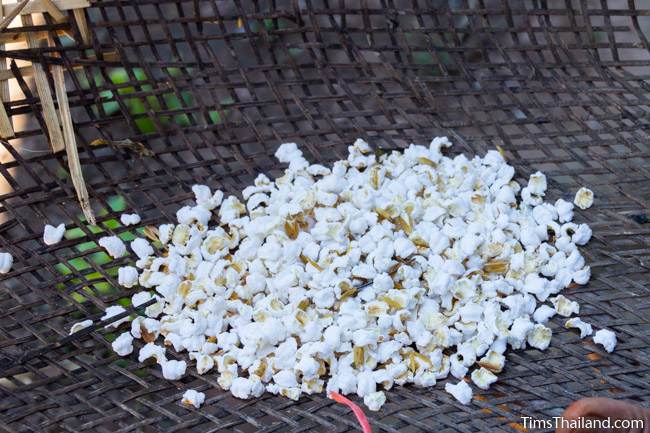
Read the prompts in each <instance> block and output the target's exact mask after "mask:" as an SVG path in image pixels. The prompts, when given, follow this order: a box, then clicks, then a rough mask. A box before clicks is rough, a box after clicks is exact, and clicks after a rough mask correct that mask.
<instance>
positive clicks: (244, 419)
mask: <svg viewBox="0 0 650 433" xmlns="http://www.w3.org/2000/svg"><path fill="white" fill-rule="evenodd" d="M449 5H451V7H449V6H448V3H447V2H442V1H439V0H429V1H424V0H409V1H405V0H399V1H397V0H359V1H356V0H340V1H338V0H331V1H327V0H326V1H320V0H314V1H312V0H292V1H289V0H283V1H270V2H266V1H264V2H259V1H253V2H247V1H243V0H236V1H234V2H231V1H216V2H215V1H199V0H194V1H190V0H188V1H180V0H177V1H161V0H138V1H127V0H106V1H97V2H95V3H93V6H92V7H91V8H90V9H88V10H87V13H88V16H89V21H90V25H91V28H92V29H93V32H94V41H93V46H92V47H90V46H88V47H83V46H80V45H76V44H72V45H71V44H70V43H69V41H68V43H67V44H65V46H64V47H61V46H60V47H59V48H58V49H45V50H41V52H36V51H28V50H23V51H19V52H16V53H14V54H13V56H14V57H16V58H27V59H35V60H36V59H37V60H39V61H41V62H44V63H48V62H53V61H57V59H56V58H54V57H53V56H52V52H53V51H58V52H61V53H62V54H63V57H62V59H63V60H62V62H63V64H64V65H65V66H66V68H67V69H68V71H69V72H70V71H71V70H72V69H71V68H72V67H73V66H76V69H75V70H74V72H72V73H69V74H68V90H69V98H70V103H71V105H72V110H73V116H74V122H75V127H76V130H77V139H78V142H79V152H80V157H81V162H82V166H83V170H84V174H85V177H86V180H87V183H88V189H89V192H90V196H91V201H92V202H93V205H94V208H95V210H96V212H97V213H98V224H99V227H100V228H101V229H102V231H103V232H105V231H107V232H111V233H117V234H123V235H124V236H129V235H128V233H129V232H130V233H133V230H132V228H127V227H122V226H120V225H119V224H116V221H115V219H116V217H117V218H119V215H120V214H121V213H122V210H123V209H124V208H126V210H127V211H131V210H132V211H134V212H137V213H139V214H140V215H142V216H143V222H142V224H141V225H140V227H143V226H145V225H148V224H157V223H161V222H165V221H170V220H173V218H174V212H175V210H176V209H178V207H179V206H180V205H181V204H182V203H183V202H185V201H187V200H188V199H189V198H190V197H191V192H190V187H191V185H192V184H193V183H196V182H200V183H207V184H209V185H210V186H212V187H213V188H222V189H225V190H227V191H229V192H234V191H237V190H238V189H240V187H241V185H246V184H248V183H250V182H251V181H252V179H253V178H254V177H255V176H256V174H257V173H259V172H261V171H263V172H266V173H270V174H271V175H277V174H278V169H279V168H281V167H279V166H278V164H277V163H276V161H275V160H274V159H273V158H272V157H271V156H270V155H271V154H272V152H273V151H274V149H275V147H277V145H278V144H279V143H281V142H285V141H295V142H297V143H299V145H300V146H301V148H302V149H303V150H304V151H305V153H306V155H307V157H308V159H310V160H312V161H320V162H323V163H325V162H330V161H332V160H335V159H339V158H342V157H344V155H345V153H346V146H347V145H348V144H349V143H351V142H352V141H353V140H354V139H355V138H357V137H363V138H365V139H366V140H367V141H369V142H370V143H372V144H374V145H379V146H385V147H395V146H402V145H404V144H408V143H410V142H416V143H421V144H426V143H428V141H429V140H430V139H431V137H432V136H435V135H448V136H450V137H451V138H452V140H453V141H454V142H455V147H454V148H453V149H452V152H461V151H462V152H466V153H468V154H474V153H483V152H485V151H486V150H487V149H488V148H492V147H494V146H495V145H496V144H499V145H501V146H502V147H503V148H504V149H505V150H506V151H507V154H508V159H509V161H510V162H511V163H512V164H513V165H514V166H515V167H516V169H517V173H518V176H519V177H520V178H524V177H526V176H528V175H529V174H530V173H531V172H532V171H534V170H537V169H539V170H543V171H544V172H545V173H546V174H547V176H548V177H549V184H550V191H549V193H548V197H550V198H551V199H552V200H554V199H556V198H558V197H564V198H571V197H572V195H573V193H574V192H575V191H576V189H577V188H578V187H579V186H581V185H588V186H590V187H591V188H592V189H593V190H594V191H595V193H596V197H597V198H596V203H595V206H594V208H592V209H591V210H589V211H588V212H578V213H577V216H576V219H577V220H579V221H588V222H589V224H590V225H591V227H592V228H593V231H594V238H593V240H592V241H591V242H590V243H589V245H588V246H586V247H585V248H584V249H583V251H584V255H585V257H586V259H587V261H588V263H590V264H591V266H592V272H593V277H592V280H591V282H590V283H589V284H588V285H586V286H583V287H580V288H577V289H570V290H567V293H566V294H567V295H568V296H569V297H570V298H572V299H576V300H578V301H579V302H580V303H581V306H582V307H581V313H582V314H581V316H583V318H584V319H585V320H587V321H588V322H591V323H592V324H594V325H595V326H597V327H603V326H607V327H609V328H610V329H612V330H614V331H616V333H617V336H618V339H619V345H618V348H617V350H616V351H615V353H613V354H607V353H605V352H604V351H603V350H602V348H601V347H600V346H595V345H594V344H593V343H592V342H591V340H584V341H581V340H580V339H579V337H578V336H577V334H576V333H575V332H568V331H566V330H564V329H562V327H561V321H560V320H558V319H554V320H553V321H552V327H553V329H554V331H555V335H554V338H553V341H552V344H551V347H550V348H549V349H548V350H547V351H546V352H543V353H542V352H539V351H536V350H532V349H531V350H527V351H525V352H522V351H518V352H509V353H508V356H507V359H508V363H507V366H506V370H505V372H504V373H503V374H502V375H501V376H500V380H499V382H498V383H497V384H495V385H494V386H493V387H492V388H491V389H490V391H487V392H482V393H481V394H480V397H477V398H475V399H474V401H473V403H472V404H471V405H469V406H462V405H460V404H458V403H457V402H456V401H455V400H453V398H452V397H451V396H450V395H448V394H446V393H445V392H444V391H442V388H443V387H444V381H443V382H441V383H439V384H438V385H437V386H436V387H435V388H433V389H418V388H414V387H405V388H401V387H398V388H395V389H394V390H392V391H390V392H389V393H388V403H387V404H386V405H385V406H384V408H383V409H382V411H381V412H379V413H376V414H374V413H373V414H371V415H370V419H371V422H372V424H373V426H374V427H375V430H376V431H386V432H417V431H438V432H478V431H481V432H486V431H495V432H498V431H516V430H513V429H515V428H516V427H517V426H516V425H515V424H512V423H517V422H521V420H520V418H519V417H520V416H523V415H527V416H535V417H538V418H548V417H551V416H555V415H559V414H560V413H561V410H562V408H563V407H565V406H566V404H568V403H569V402H570V401H572V400H574V399H577V398H579V397H581V396H589V395H599V396H611V397H615V398H626V399H631V400H634V401H638V402H642V403H644V404H650V272H649V270H650V246H649V245H650V224H648V223H643V221H644V220H643V218H642V217H640V216H639V215H644V214H646V215H647V214H650V209H649V203H650V144H649V143H650V140H649V137H648V129H649V125H650V117H649V116H650V99H649V98H650V92H649V89H650V83H648V81H647V80H649V79H650V50H649V48H650V47H649V46H648V40H647V37H648V33H650V2H648V1H646V0H640V1H635V0H629V1H623V0H614V1H610V0H600V1H596V0H581V1H576V0H574V1H571V0H567V1H546V0H540V1H518V0H503V1H496V0H489V1H484V0H478V1H474V0H472V1H469V2H468V1H467V0H451V1H450V2H449ZM240 17H241V18H242V19H241V20H239V18H240ZM238 21H239V24H243V25H242V26H238ZM46 27H47V26H46ZM66 27H67V28H69V26H67V25H62V24H57V25H53V26H50V28H66ZM72 30H73V31H76V29H75V28H74V26H73V27H72ZM644 32H645V33H644ZM77 39H79V40H80V38H77ZM91 50H92V51H91ZM114 53H117V54H118V56H115V55H114ZM80 65H83V66H84V67H83V68H79V66H80ZM114 68H124V69H117V70H116V69H114ZM136 68H138V69H136ZM116 71H117V72H116ZM120 73H121V74H123V75H124V79H123V80H119V79H115V76H114V75H115V74H120ZM111 74H113V75H111ZM29 80H30V78H26V81H27V82H29ZM125 82H128V83H126V84H123V83H125ZM120 83H122V84H120ZM24 84H25V83H23V89H26V87H25V86H24ZM138 100H139V101H140V103H141V106H140V107H139V108H138V107H137V106H136V108H134V106H135V102H134V101H138ZM102 103H103V104H102ZM38 104H39V101H38V99H37V98H35V97H34V95H32V94H31V93H29V92H28V93H27V94H26V98H24V99H20V100H16V101H13V102H11V103H10V104H7V109H8V111H9V113H10V115H11V116H12V118H13V119H14V121H18V120H19V119H23V120H25V119H26V121H27V125H26V127H25V128H23V132H21V133H19V134H18V136H19V138H18V139H15V140H12V141H11V142H10V143H8V144H6V143H3V147H4V149H6V153H5V156H4V157H3V159H2V161H1V163H0V191H4V192H2V195H0V221H2V222H1V223H0V244H1V245H0V246H1V248H0V249H2V250H6V251H9V252H11V253H12V254H13V255H14V257H15V264H14V266H13V269H12V271H11V273H9V274H7V275H4V276H3V278H2V279H0V378H1V379H0V430H2V431H8V432H30V431H47V432H61V431H74V432H114V431H120V432H127V431H142V432H159V431H196V432H199V431H200V432H229V431H233V432H253V431H259V432H302V431H305V432H312V431H322V432H325V431H327V432H330V431H337V432H343V431H354V430H355V429H356V428H357V427H356V422H355V420H354V418H353V417H352V415H351V413H350V412H349V411H348V410H347V409H346V408H344V407H342V406H339V405H336V404H334V403H332V402H331V401H329V400H327V399H325V398H324V397H323V396H309V397H303V398H301V399H300V401H299V402H292V401H289V400H287V399H283V398H277V397H272V396H269V395H265V396H264V397H262V398H261V399H256V400H249V401H242V400H237V399H235V398H233V397H232V396H230V394H228V393H224V392H221V391H220V390H219V387H218V385H217V383H216V377H215V375H214V374H206V375H204V376H199V375H197V374H196V373H195V372H193V370H194V369H193V368H189V369H188V371H189V372H190V374H188V375H187V376H186V377H185V378H183V379H182V380H181V381H178V382H169V381H166V380H163V379H162V378H161V374H160V371H159V368H157V367H155V366H152V365H150V364H144V365H143V364H139V363H138V362H137V359H136V358H137V357H136V356H135V355H132V356H130V357H128V358H126V359H121V358H118V357H117V356H116V355H115V354H113V352H112V351H111V350H110V343H109V341H108V339H110V338H111V335H110V334H109V333H108V332H107V331H101V332H93V333H91V334H90V335H89V336H86V337H84V338H82V339H80V340H78V341H75V342H73V343H72V344H69V345H66V346H64V347H62V348H59V349H56V350H51V351H47V352H45V353H44V354H42V355H41V356H36V357H34V358H32V359H29V360H27V361H26V362H23V363H21V362H19V359H20V358H21V356H22V355H24V354H25V353H26V352H27V351H29V350H32V349H36V348H39V347H42V346H44V345H46V344H49V343H52V342H54V341H57V340H58V339H60V338H62V337H63V336H65V335H67V331H68V330H69V327H70V325H71V324H72V323H74V322H76V321H79V320H82V319H84V318H93V319H96V318H98V317H99V316H100V315H101V313H100V311H101V309H103V308H105V307H106V306H108V305H111V304H113V303H114V302H116V301H117V300H120V299H123V298H125V297H129V296H130V294H131V293H133V292H134V290H136V289H133V290H125V289H123V288H119V287H118V286H117V282H116V269H117V267H118V266H119V265H124V264H126V263H129V262H131V261H133V256H130V257H126V258H124V259H122V260H119V261H117V262H110V261H107V260H105V259H106V257H105V255H104V254H103V253H101V249H100V248H98V247H97V245H96V244H95V243H94V241H96V240H97V239H98V237H100V236H102V234H98V233H97V232H98V230H94V231H91V229H90V228H89V227H88V226H87V225H85V224H84V223H83V221H82V220H81V216H80V215H81V211H80V209H79V207H78V205H77V203H76V199H75V193H74V189H73V186H72V182H71V180H70V178H69V176H68V175H67V174H66V172H65V171H66V169H67V161H66V158H65V156H64V155H62V154H57V155H52V154H51V153H49V152H48V151H47V149H48V144H47V141H46V138H45V137H46V135H44V134H43V131H42V129H40V127H39V119H38V118H36V119H34V118H33V117H30V116H29V114H30V113H32V111H33V109H34V108H37V107H38ZM215 113H216V114H215ZM41 123H42V122H41ZM100 137H101V138H106V139H112V140H120V139H131V140H133V141H136V142H137V141H139V142H142V143H143V144H144V145H145V146H146V147H147V148H148V149H150V150H151V151H153V152H154V156H144V157H143V156H141V155H139V154H138V153H136V152H133V151H132V150H130V149H129V148H125V147H120V146H113V147H110V146H97V147H95V146H93V147H91V146H89V143H90V142H91V141H92V140H93V139H96V138H100ZM45 222H50V223H59V222H65V223H66V226H67V227H68V229H71V228H74V227H77V228H79V230H76V232H75V233H74V236H76V238H75V239H68V240H64V241H63V242H62V243H60V244H58V245H55V246H53V247H46V246H44V244H43V243H42V229H43V224H44V223H45ZM138 230H139V231H140V230H141V229H140V228H139V229H138ZM107 282H108V284H107ZM593 353H596V354H598V355H600V357H598V356H594V355H590V354H593ZM178 356H179V357H184V355H178ZM189 387H193V388H197V389H200V390H203V391H205V392H206V394H207V401H206V404H205V405H204V406H203V407H202V408H201V409H200V410H194V409H187V408H184V407H181V405H180V404H179V400H180V396H181V394H182V392H183V390H185V389H187V388H189Z"/></svg>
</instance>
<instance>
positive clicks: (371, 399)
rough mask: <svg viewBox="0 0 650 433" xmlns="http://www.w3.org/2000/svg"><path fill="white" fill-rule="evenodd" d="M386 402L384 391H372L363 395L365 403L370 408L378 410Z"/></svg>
mask: <svg viewBox="0 0 650 433" xmlns="http://www.w3.org/2000/svg"><path fill="white" fill-rule="evenodd" d="M384 403H386V394H384V392H383V391H377V392H371V393H370V394H367V395H366V396H364V397H363V404H365V405H366V407H368V409H369V410H371V411H373V412H376V411H378V410H379V409H381V407H382V406H383V405H384Z"/></svg>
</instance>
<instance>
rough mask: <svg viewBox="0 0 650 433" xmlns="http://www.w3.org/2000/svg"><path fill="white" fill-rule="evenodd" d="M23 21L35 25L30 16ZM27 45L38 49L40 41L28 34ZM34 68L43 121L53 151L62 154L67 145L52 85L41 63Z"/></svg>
mask: <svg viewBox="0 0 650 433" xmlns="http://www.w3.org/2000/svg"><path fill="white" fill-rule="evenodd" d="M22 21H23V25H26V26H31V25H32V24H33V23H34V22H33V21H32V17H31V16H30V15H25V16H23V17H22ZM27 44H28V45H29V47H30V48H38V45H39V43H38V39H36V38H35V37H34V36H33V35H32V34H31V33H28V34H27ZM32 67H33V68H34V81H35V82H36V90H37V91H38V96H39V97H40V99H41V106H42V109H43V119H44V120H45V125H47V132H48V134H49V136H50V143H51V145H52V151H53V152H60V151H62V150H63V149H65V144H64V143H63V135H62V134H61V125H60V124H59V118H58V116H57V114H56V110H55V109H54V101H53V100H52V92H51V91H50V84H49V83H48V81H47V75H46V73H45V70H44V69H43V66H42V65H41V64H40V63H34V64H33V65H32Z"/></svg>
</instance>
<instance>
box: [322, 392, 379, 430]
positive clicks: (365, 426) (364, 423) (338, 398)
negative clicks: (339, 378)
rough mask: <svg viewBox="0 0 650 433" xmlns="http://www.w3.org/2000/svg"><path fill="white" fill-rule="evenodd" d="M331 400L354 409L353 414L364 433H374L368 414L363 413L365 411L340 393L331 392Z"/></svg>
mask: <svg viewBox="0 0 650 433" xmlns="http://www.w3.org/2000/svg"><path fill="white" fill-rule="evenodd" d="M329 398H331V399H332V400H334V401H335V402H337V403H341V404H344V405H346V406H347V407H349V408H350V409H352V412H354V415H355V416H356V417H357V420H359V424H361V430H363V433H372V428H371V427H370V423H369V422H368V418H366V414H365V413H363V409H361V408H360V407H359V406H358V405H356V404H354V403H353V402H352V401H350V400H348V399H347V398H346V397H344V396H342V395H341V394H339V393H338V392H330V393H329Z"/></svg>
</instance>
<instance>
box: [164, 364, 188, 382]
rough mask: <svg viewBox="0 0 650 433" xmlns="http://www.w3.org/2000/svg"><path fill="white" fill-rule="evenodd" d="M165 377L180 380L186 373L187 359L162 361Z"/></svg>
mask: <svg viewBox="0 0 650 433" xmlns="http://www.w3.org/2000/svg"><path fill="white" fill-rule="evenodd" d="M161 366H162V373H163V377H164V378H165V379H168V380H178V379H180V378H181V377H183V376H184V375H185V369H186V368H187V363H186V362H185V361H176V360H174V359H172V360H168V361H164V362H162V363H161Z"/></svg>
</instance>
